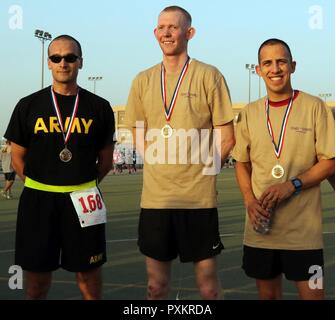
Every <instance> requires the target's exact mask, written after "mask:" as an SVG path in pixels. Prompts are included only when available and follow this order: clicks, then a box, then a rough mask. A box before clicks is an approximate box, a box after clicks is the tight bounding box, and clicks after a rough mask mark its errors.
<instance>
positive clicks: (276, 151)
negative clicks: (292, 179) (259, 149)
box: [265, 90, 294, 159]
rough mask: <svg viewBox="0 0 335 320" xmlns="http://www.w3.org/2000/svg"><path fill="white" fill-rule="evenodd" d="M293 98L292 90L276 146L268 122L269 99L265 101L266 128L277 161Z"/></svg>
mask: <svg viewBox="0 0 335 320" xmlns="http://www.w3.org/2000/svg"><path fill="white" fill-rule="evenodd" d="M293 98H294V90H293V93H292V97H291V99H290V101H289V103H288V105H287V107H286V111H285V115H284V118H283V121H282V125H281V129H280V134H279V141H278V146H277V145H276V143H275V139H274V133H273V129H272V125H271V120H270V103H269V99H268V98H267V99H266V101H265V112H266V124H267V128H268V131H269V134H270V137H271V140H272V144H273V148H274V151H275V154H276V157H277V159H279V158H280V154H281V152H282V150H283V145H284V139H285V132H286V127H287V122H288V118H289V116H290V113H291V110H292V105H293Z"/></svg>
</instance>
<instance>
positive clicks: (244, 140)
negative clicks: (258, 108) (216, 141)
mask: <svg viewBox="0 0 335 320" xmlns="http://www.w3.org/2000/svg"><path fill="white" fill-rule="evenodd" d="M235 135H236V144H235V147H234V149H233V152H232V156H233V158H234V159H235V160H236V161H240V162H249V161H250V135H249V129H248V119H247V112H246V109H243V110H242V111H241V112H240V113H239V114H238V116H237V122H236V131H235Z"/></svg>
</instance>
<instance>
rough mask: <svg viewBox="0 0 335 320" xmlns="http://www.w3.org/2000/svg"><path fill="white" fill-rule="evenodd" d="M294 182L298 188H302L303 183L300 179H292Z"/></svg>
mask: <svg viewBox="0 0 335 320" xmlns="http://www.w3.org/2000/svg"><path fill="white" fill-rule="evenodd" d="M292 183H293V185H294V187H295V188H296V189H300V188H301V187H302V183H301V181H300V180H299V179H292Z"/></svg>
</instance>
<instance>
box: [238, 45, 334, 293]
mask: <svg viewBox="0 0 335 320" xmlns="http://www.w3.org/2000/svg"><path fill="white" fill-rule="evenodd" d="M258 60H259V65H258V66H257V67H256V70H257V73H258V75H259V76H261V77H262V78H263V80H264V82H265V85H266V89H267V97H266V98H262V99H260V100H258V101H256V102H253V103H251V104H250V105H247V106H246V107H245V108H244V109H243V110H242V112H241V113H240V114H239V117H238V121H237V131H236V146H235V148H234V151H233V157H234V158H235V159H236V160H237V162H236V176H237V180H238V183H239V186H240V189H241V192H242V194H243V197H244V203H245V206H246V209H247V215H246V225H245V235H244V256H243V269H244V271H245V272H246V274H247V275H248V276H250V277H252V278H255V279H256V284H257V288H258V291H259V297H260V299H280V298H281V297H282V289H281V288H282V287H281V286H282V274H285V276H286V278H287V279H289V280H292V281H295V283H296V286H297V289H298V292H299V295H300V297H301V298H302V299H323V298H324V291H323V283H322V281H323V250H322V248H323V242H322V216H321V195H320V182H321V181H322V180H324V179H325V178H327V177H328V176H330V175H333V174H334V173H335V160H334V157H335V145H334V142H333V141H334V138H333V137H334V136H335V125H334V120H333V117H332V114H331V112H330V110H329V109H328V108H327V107H326V106H325V104H324V103H323V102H322V101H321V100H320V99H319V98H317V97H314V96H311V95H309V94H307V93H304V92H302V91H298V90H293V89H292V85H291V74H292V73H293V72H294V71H295V67H296V63H295V61H293V60H292V55H291V51H290V48H289V47H288V45H287V44H286V43H285V42H284V41H282V40H279V39H269V40H267V41H265V42H264V43H263V44H262V45H261V46H260V48H259V51H258ZM268 221H270V227H268V226H267V223H268ZM256 230H257V231H258V232H257V231H256Z"/></svg>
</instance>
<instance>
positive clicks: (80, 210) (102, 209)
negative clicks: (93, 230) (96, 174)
mask: <svg viewBox="0 0 335 320" xmlns="http://www.w3.org/2000/svg"><path fill="white" fill-rule="evenodd" d="M70 196H71V200H72V203H73V205H74V208H75V209H76V212H77V215H78V218H79V222H80V225H81V227H82V228H85V227H89V226H94V225H96V224H101V223H106V221H107V216H106V206H105V204H104V202H103V200H102V197H101V194H100V191H99V189H98V188H97V187H94V188H90V189H86V190H81V191H75V192H71V193H70Z"/></svg>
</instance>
